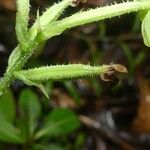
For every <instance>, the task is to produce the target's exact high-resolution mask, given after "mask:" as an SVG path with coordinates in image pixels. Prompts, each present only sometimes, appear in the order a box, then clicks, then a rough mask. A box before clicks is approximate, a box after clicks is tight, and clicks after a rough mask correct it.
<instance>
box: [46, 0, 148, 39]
mask: <svg viewBox="0 0 150 150" xmlns="http://www.w3.org/2000/svg"><path fill="white" fill-rule="evenodd" d="M148 9H150V2H146V1H145V2H124V3H120V4H115V5H111V6H106V7H101V8H96V9H91V10H87V11H85V12H80V13H76V14H74V15H72V16H70V17H67V18H64V19H63V20H59V21H56V22H52V23H51V24H48V25H47V26H46V27H45V28H44V30H43V35H44V36H45V37H44V38H45V39H49V38H50V37H52V36H55V35H59V34H61V33H62V32H63V31H64V30H66V29H69V28H73V27H76V26H79V25H83V24H87V23H91V22H96V21H99V20H104V19H108V18H112V17H116V16H120V15H123V14H127V13H131V12H137V11H139V10H148Z"/></svg>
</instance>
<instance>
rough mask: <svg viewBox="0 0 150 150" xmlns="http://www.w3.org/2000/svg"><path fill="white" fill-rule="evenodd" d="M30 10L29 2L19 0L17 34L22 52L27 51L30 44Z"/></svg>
mask: <svg viewBox="0 0 150 150" xmlns="http://www.w3.org/2000/svg"><path fill="white" fill-rule="evenodd" d="M29 10H30V4H29V0H17V16H16V34H17V38H18V41H19V44H20V46H21V50H22V51H25V50H26V48H27V47H28V42H29V34H28V20H29Z"/></svg>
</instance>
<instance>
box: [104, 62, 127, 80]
mask: <svg viewBox="0 0 150 150" xmlns="http://www.w3.org/2000/svg"><path fill="white" fill-rule="evenodd" d="M118 73H128V70H127V68H126V67H125V66H124V65H121V64H112V65H108V67H107V69H106V71H105V72H104V73H103V74H102V75H101V79H102V80H103V81H106V82H110V81H113V80H114V79H116V78H118V77H117V75H118Z"/></svg>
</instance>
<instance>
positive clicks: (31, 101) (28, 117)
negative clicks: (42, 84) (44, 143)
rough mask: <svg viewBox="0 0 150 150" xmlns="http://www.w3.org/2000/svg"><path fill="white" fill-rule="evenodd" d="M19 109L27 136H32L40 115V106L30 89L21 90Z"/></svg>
mask: <svg viewBox="0 0 150 150" xmlns="http://www.w3.org/2000/svg"><path fill="white" fill-rule="evenodd" d="M19 107H20V112H21V116H20V117H21V120H22V121H23V123H24V126H25V127H26V129H27V135H28V136H32V135H33V133H34V131H35V129H36V127H37V123H38V122H37V121H38V119H39V116H40V115H41V105H40V103H39V99H38V96H37V95H36V94H35V93H34V92H33V91H31V90H30V89H25V90H23V91H22V93H21V95H20V98H19ZM23 123H22V125H23Z"/></svg>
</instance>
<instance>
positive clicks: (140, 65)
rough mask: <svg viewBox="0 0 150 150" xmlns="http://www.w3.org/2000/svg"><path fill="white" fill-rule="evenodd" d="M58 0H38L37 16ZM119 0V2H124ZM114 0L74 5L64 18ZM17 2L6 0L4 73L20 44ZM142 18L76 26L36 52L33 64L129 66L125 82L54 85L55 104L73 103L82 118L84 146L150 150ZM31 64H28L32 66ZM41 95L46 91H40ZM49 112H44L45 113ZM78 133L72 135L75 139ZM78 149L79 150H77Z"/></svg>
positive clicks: (149, 60) (0, 43) (147, 54)
mask: <svg viewBox="0 0 150 150" xmlns="http://www.w3.org/2000/svg"><path fill="white" fill-rule="evenodd" d="M53 2H56V1H55V0H49V1H48V0H33V1H32V3H31V6H32V11H31V17H30V18H31V20H30V24H32V22H33V21H34V19H35V14H36V10H37V9H38V8H40V10H41V11H42V10H45V8H46V7H48V6H49V5H50V4H53ZM118 2H119V1H118ZM110 3H113V0H87V2H86V3H84V4H79V5H78V6H77V7H75V8H69V9H68V10H67V11H66V12H65V13H64V14H63V16H62V17H65V16H69V15H70V14H72V13H74V12H76V11H81V10H86V9H88V8H94V7H99V6H105V5H108V4H110ZM15 14H16V7H15V0H5V1H4V0H0V76H2V75H3V73H4V71H5V69H6V66H7V61H8V57H9V55H10V53H11V51H12V50H13V49H14V48H15V46H16V45H17V41H16V36H15ZM140 25H141V23H140V20H139V19H138V17H137V15H136V14H134V13H133V14H130V15H124V16H121V17H116V18H112V19H108V20H106V21H100V22H98V23H93V24H89V25H84V26H80V27H76V28H74V29H71V30H69V31H65V32H64V33H63V34H61V35H60V36H57V37H53V38H52V39H50V40H48V41H47V42H45V43H43V45H41V47H40V48H39V53H38V54H34V56H32V61H29V63H28V64H27V66H28V67H33V66H40V65H47V64H48V65H50V64H68V63H83V64H91V65H101V64H111V63H117V64H123V65H125V66H126V67H127V68H128V71H129V73H128V74H127V75H125V76H121V77H119V80H114V81H112V82H104V81H101V80H100V79H97V78H95V79H88V80H84V79H80V80H74V81H66V82H55V83H53V88H50V89H49V91H50V94H51V97H52V99H53V100H52V101H49V103H48V106H46V105H43V107H44V108H45V112H44V113H45V114H46V113H47V111H48V110H49V108H54V109H55V108H56V107H67V108H71V109H72V110H73V111H75V112H76V113H77V114H78V116H79V118H80V121H81V127H80V128H79V129H78V131H77V133H80V134H81V137H82V138H83V137H84V138H83V139H84V140H83V142H82V143H81V145H80V148H79V149H82V150H120V149H125V150H148V149H150V49H149V48H148V47H145V46H144V44H143V40H142V36H141V33H140ZM27 66H26V67H27ZM25 87H26V85H24V84H23V83H22V82H20V81H16V82H15V83H14V84H13V85H12V87H11V88H12V90H13V93H14V95H15V97H16V99H17V97H18V95H19V93H20V91H21V90H22V89H24V88H25ZM33 89H34V90H35V91H36V92H37V94H38V95H39V97H43V96H42V93H41V92H40V91H39V90H38V89H37V88H34V87H33ZM43 115H44V114H43ZM77 133H73V134H72V135H70V136H69V142H70V143H74V139H75V137H76V135H77ZM75 149H76V148H75Z"/></svg>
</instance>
